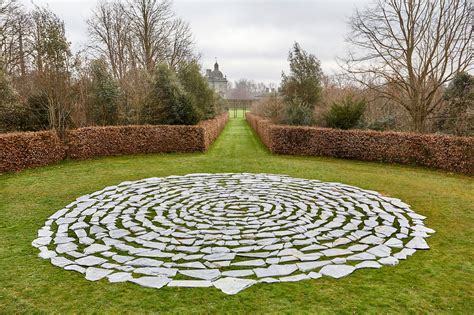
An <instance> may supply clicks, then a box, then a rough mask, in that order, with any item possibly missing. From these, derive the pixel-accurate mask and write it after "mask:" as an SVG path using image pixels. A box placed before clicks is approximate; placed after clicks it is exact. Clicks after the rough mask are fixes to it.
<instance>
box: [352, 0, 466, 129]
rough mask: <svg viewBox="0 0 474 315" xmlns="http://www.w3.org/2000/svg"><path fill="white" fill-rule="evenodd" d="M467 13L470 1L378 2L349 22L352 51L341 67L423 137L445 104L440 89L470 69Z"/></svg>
mask: <svg viewBox="0 0 474 315" xmlns="http://www.w3.org/2000/svg"><path fill="white" fill-rule="evenodd" d="M471 11H472V4H471V3H470V1H469V0H431V1H426V0H377V1H376V2H375V4H374V6H373V7H370V8H367V9H364V10H361V11H360V10H357V11H356V13H355V15H354V16H353V17H352V19H351V21H350V26H351V29H352V33H351V34H350V36H349V37H348V39H347V41H348V42H349V43H350V44H352V46H353V48H354V49H353V51H351V52H350V54H349V57H348V58H347V59H346V60H345V64H344V67H345V69H346V70H347V71H348V72H349V73H350V74H351V75H352V77H353V78H354V79H355V80H357V81H358V82H359V83H361V84H363V85H364V86H366V87H369V88H370V89H374V90H376V91H377V92H378V93H380V94H382V95H384V96H386V97H387V98H390V99H392V100H393V101H395V102H396V103H397V104H399V105H400V106H402V107H403V108H404V109H405V110H406V111H407V112H408V113H409V115H410V117H411V120H412V128H413V130H415V131H419V132H424V131H425V130H426V120H427V118H428V117H429V115H430V114H432V113H433V112H434V111H435V110H436V109H437V108H438V107H439V105H440V104H441V103H442V101H443V97H442V93H440V89H441V88H442V87H443V86H444V85H445V84H446V83H448V82H449V81H450V80H452V78H453V77H454V76H455V75H456V73H458V72H462V71H466V70H469V69H471V67H472V65H473V54H472V32H473V26H472V24H471Z"/></svg>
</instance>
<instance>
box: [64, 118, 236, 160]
mask: <svg viewBox="0 0 474 315" xmlns="http://www.w3.org/2000/svg"><path fill="white" fill-rule="evenodd" d="M227 119H228V114H227V113H226V114H223V115H220V116H218V117H216V118H214V119H210V120H206V121H203V122H201V123H199V124H197V125H194V126H184V125H157V126H153V125H145V126H108V127H86V128H79V129H75V130H70V131H69V132H68V133H67V135H66V139H67V147H68V150H67V155H68V157H69V158H71V159H88V158H91V157H96V156H109V155H123V154H137V153H162V152H196V151H206V150H207V149H208V148H209V145H210V144H211V143H212V142H213V141H214V140H215V139H216V138H217V136H218V135H219V133H220V131H221V130H222V129H223V128H224V126H225V123H226V122H227Z"/></svg>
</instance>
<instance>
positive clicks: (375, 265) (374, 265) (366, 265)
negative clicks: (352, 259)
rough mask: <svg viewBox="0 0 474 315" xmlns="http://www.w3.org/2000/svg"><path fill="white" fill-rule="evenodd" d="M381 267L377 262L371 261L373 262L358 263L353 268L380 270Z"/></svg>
mask: <svg viewBox="0 0 474 315" xmlns="http://www.w3.org/2000/svg"><path fill="white" fill-rule="evenodd" d="M381 267H382V265H381V264H379V263H378V262H376V261H373V260H368V261H363V262H361V263H358V264H357V265H355V268H356V269H361V268H381Z"/></svg>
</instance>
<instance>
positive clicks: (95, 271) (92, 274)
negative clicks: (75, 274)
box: [86, 267, 112, 281]
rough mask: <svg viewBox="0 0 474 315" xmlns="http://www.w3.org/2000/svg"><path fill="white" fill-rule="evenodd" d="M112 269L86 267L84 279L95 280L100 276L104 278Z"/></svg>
mask: <svg viewBox="0 0 474 315" xmlns="http://www.w3.org/2000/svg"><path fill="white" fill-rule="evenodd" d="M111 273H112V270H109V269H103V268H96V267H89V268H87V269H86V279H87V280H89V281H97V280H100V279H102V278H105V277H106V276H107V275H109V274H111Z"/></svg>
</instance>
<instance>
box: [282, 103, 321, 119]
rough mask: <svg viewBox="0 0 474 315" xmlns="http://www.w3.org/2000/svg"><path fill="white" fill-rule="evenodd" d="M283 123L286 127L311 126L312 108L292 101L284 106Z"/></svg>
mask: <svg viewBox="0 0 474 315" xmlns="http://www.w3.org/2000/svg"><path fill="white" fill-rule="evenodd" d="M285 105H286V106H285V118H284V122H285V123H286V124H288V125H303V126H309V125H311V124H313V110H314V109H313V107H312V106H310V105H308V104H307V103H305V102H303V101H301V100H299V99H294V100H292V101H287V102H286V104H285Z"/></svg>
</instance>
